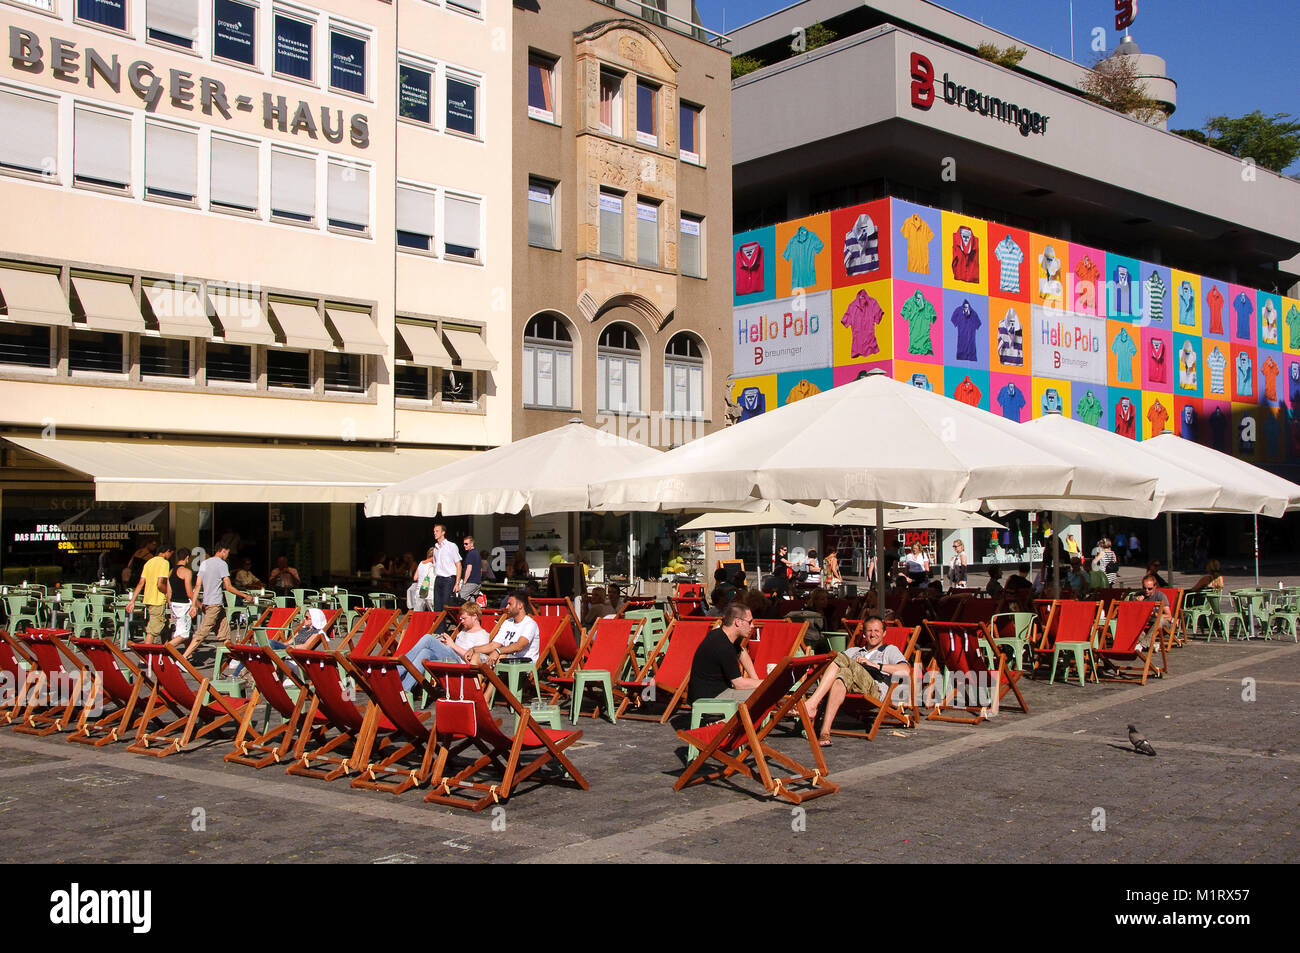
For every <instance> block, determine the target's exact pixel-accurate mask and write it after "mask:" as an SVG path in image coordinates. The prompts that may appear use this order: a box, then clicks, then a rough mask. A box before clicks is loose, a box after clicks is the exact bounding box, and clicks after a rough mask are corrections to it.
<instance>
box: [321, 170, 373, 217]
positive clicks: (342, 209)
mask: <svg viewBox="0 0 1300 953" xmlns="http://www.w3.org/2000/svg"><path fill="white" fill-rule="evenodd" d="M326 215H327V216H328V218H329V223H330V225H331V227H333V228H346V229H348V230H349V231H356V232H364V231H367V230H369V228H370V172H369V171H368V170H367V169H363V168H361V167H359V166H355V165H351V164H349V163H343V162H330V164H329V174H328V192H327V197H326Z"/></svg>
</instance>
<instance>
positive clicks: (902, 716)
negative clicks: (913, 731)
mask: <svg viewBox="0 0 1300 953" xmlns="http://www.w3.org/2000/svg"><path fill="white" fill-rule="evenodd" d="M859 626H861V623H859ZM890 629H893V630H894V631H895V632H908V633H909V634H908V635H907V636H906V638H905V639H904V645H903V646H900V647H899V651H901V652H902V653H903V658H904V659H905V660H906V661H907V664H908V666H909V668H911V670H912V673H913V674H912V676H911V678H910V681H911V683H912V684H911V687H910V689H909V692H910V694H909V695H908V697H907V700H906V701H896V700H895V699H894V692H895V690H896V684H897V683H891V684H890V690H889V692H887V693H886V697H885V698H884V699H883V700H882V699H879V698H872V697H870V696H868V695H860V694H858V693H857V692H849V693H847V694H845V696H844V703H843V705H841V706H840V711H841V712H843V711H845V706H850V705H851V706H852V707H853V708H857V709H862V708H865V709H866V717H865V718H864V721H866V722H867V723H868V724H869V727H868V728H866V730H856V731H855V730H850V729H848V728H835V727H834V726H832V727H831V732H830V733H831V734H832V735H839V736H841V737H845V738H866V739H867V740H868V741H874V740H875V737H876V733H877V732H878V731H880V729H881V727H882V726H883V725H885V724H893V725H898V726H899V727H902V728H915V727H916V725H917V722H918V721H919V720H920V704H921V700H920V696H921V685H920V679H918V678H917V677H916V674H915V673H916V670H917V668H918V666H919V665H920V650H919V649H918V648H917V641H918V640H919V639H920V638H921V627H920V626H919V625H918V626H914V627H913V628H911V629H910V630H909V629H908V628H907V627H906V626H886V627H885V632H886V637H888V634H889V631H890ZM894 644H897V643H894Z"/></svg>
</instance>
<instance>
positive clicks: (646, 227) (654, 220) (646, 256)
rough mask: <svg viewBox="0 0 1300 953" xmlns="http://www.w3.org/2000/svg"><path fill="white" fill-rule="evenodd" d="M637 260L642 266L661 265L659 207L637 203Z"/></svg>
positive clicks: (654, 204) (649, 203)
mask: <svg viewBox="0 0 1300 953" xmlns="http://www.w3.org/2000/svg"><path fill="white" fill-rule="evenodd" d="M636 260H637V264H640V265H658V264H659V205H658V203H656V202H637V203H636Z"/></svg>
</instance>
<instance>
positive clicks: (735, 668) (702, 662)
mask: <svg viewBox="0 0 1300 953" xmlns="http://www.w3.org/2000/svg"><path fill="white" fill-rule="evenodd" d="M753 627H754V613H753V612H752V611H750V608H749V606H747V605H745V604H744V603H743V602H733V603H731V604H729V605H728V606H727V607H726V608H725V609H723V610H722V617H721V618H720V619H719V620H718V627H717V628H716V629H712V630H711V631H710V632H709V634H708V635H706V636H705V637H704V640H703V641H702V642H701V643H700V645H699V647H698V648H697V649H696V650H695V657H694V658H693V659H692V660H691V681H690V687H689V694H690V700H691V701H695V700H696V699H697V698H727V699H731V700H732V701H737V702H742V701H744V700H745V699H746V698H748V697H749V693H750V692H752V691H753V690H754V689H755V688H757V687H758V686H759V685H760V684H762V681H763V680H762V679H761V678H759V677H758V676H757V673H756V672H755V671H754V663H753V661H752V660H751V659H750V657H749V653H748V652H747V651H745V644H744V640H745V639H748V638H749V635H750V632H751V631H752V630H753Z"/></svg>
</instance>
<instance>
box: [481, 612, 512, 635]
mask: <svg viewBox="0 0 1300 953" xmlns="http://www.w3.org/2000/svg"><path fill="white" fill-rule="evenodd" d="M505 615H506V614H505V611H504V610H503V609H484V610H482V611H481V612H480V613H479V625H481V626H483V628H485V629H487V630H488V631H489V632H496V628H497V626H498V625H500V624H501V620H502V619H504V618H505Z"/></svg>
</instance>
